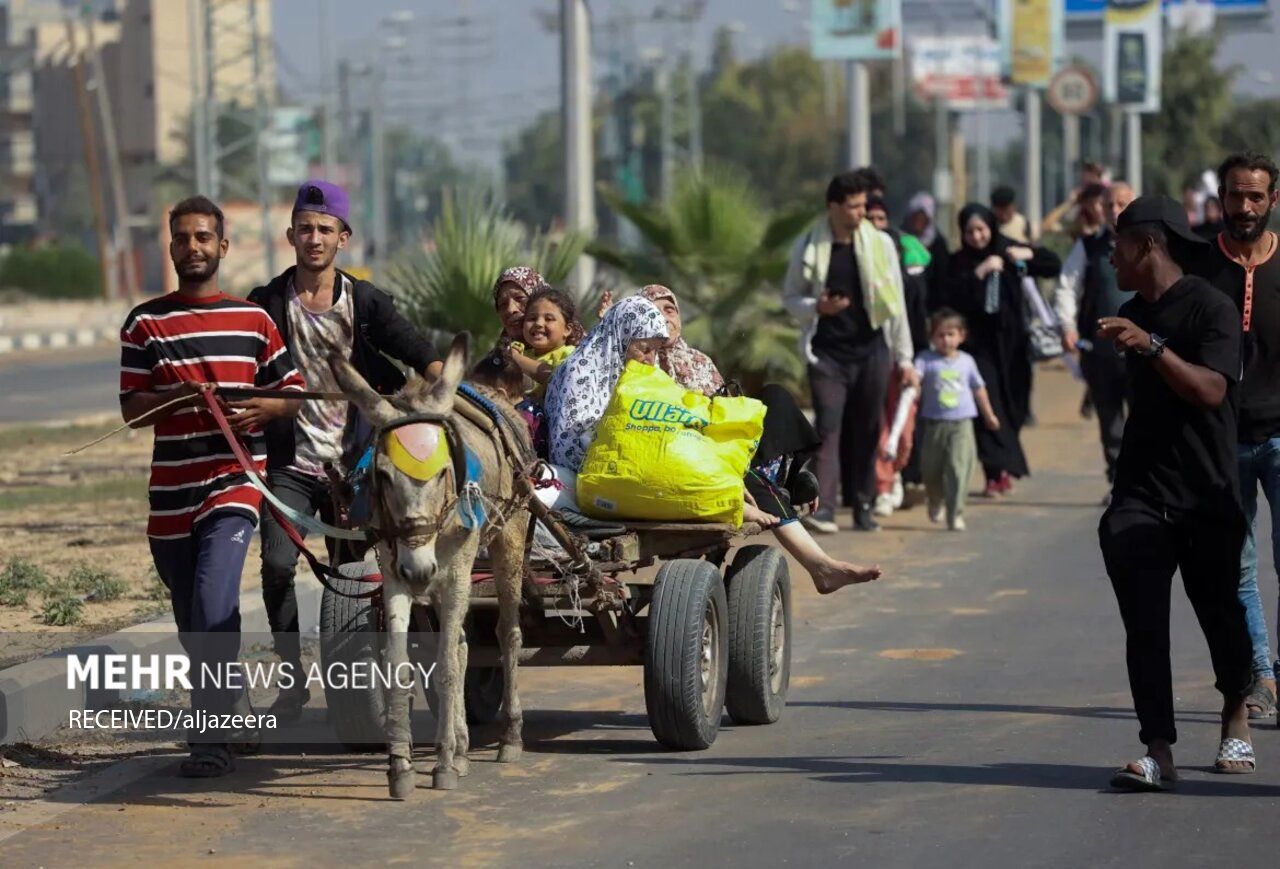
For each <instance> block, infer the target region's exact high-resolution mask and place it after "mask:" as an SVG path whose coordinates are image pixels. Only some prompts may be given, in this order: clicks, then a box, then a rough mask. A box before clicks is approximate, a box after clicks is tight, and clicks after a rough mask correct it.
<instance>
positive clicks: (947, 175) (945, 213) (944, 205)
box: [933, 96, 956, 226]
mask: <svg viewBox="0 0 1280 869" xmlns="http://www.w3.org/2000/svg"><path fill="white" fill-rule="evenodd" d="M950 166H951V112H950V110H949V109H948V108H947V102H946V100H944V99H943V98H942V97H941V96H935V97H934V98H933V192H934V195H935V197H936V198H937V211H936V213H935V214H934V216H933V219H934V223H935V224H936V225H937V226H948V225H949V224H950V223H951V203H952V202H953V201H954V200H955V194H954V192H953V191H954V190H955V187H956V185H955V177H954V175H953V174H952V172H951V168H950Z"/></svg>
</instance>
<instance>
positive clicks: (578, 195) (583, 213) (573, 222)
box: [560, 0, 671, 296]
mask: <svg viewBox="0 0 1280 869" xmlns="http://www.w3.org/2000/svg"><path fill="white" fill-rule="evenodd" d="M560 88H561V104H560V105H561V108H560V117H561V126H562V138H563V141H564V174H565V209H564V214H565V224H566V228H567V229H569V230H571V231H574V232H581V233H584V234H586V235H593V234H594V233H595V223H596V207H595V186H594V177H595V166H594V159H593V154H592V147H591V146H592V142H591V22H590V19H589V18H588V12H587V4H586V0H560ZM667 90H670V81H668V82H667ZM670 102H671V97H670V95H669V94H666V95H664V97H663V137H664V138H663V145H664V148H665V146H666V144H667V138H666V137H668V136H670V135H671V129H670V125H669V124H668V123H667V122H668V121H669V119H670V117H669V116H670V107H669V106H670ZM666 153H667V152H666V151H665V150H664V160H663V162H664V165H665V164H666ZM664 174H665V173H664ZM594 279H595V264H594V263H593V262H592V261H591V260H590V259H589V258H588V257H585V256H584V257H579V258H578V262H577V264H576V265H575V266H574V269H573V275H572V277H571V278H570V281H571V283H572V285H573V287H574V289H575V290H577V292H578V294H579V295H580V296H582V295H583V294H585V293H586V292H587V291H588V290H589V289H590V287H591V283H592V281H593V280H594Z"/></svg>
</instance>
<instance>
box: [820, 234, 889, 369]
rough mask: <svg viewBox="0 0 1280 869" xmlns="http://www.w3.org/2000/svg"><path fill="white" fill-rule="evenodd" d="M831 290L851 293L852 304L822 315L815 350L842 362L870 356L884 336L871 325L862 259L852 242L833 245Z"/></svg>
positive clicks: (828, 274)
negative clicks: (864, 295) (860, 273)
mask: <svg viewBox="0 0 1280 869" xmlns="http://www.w3.org/2000/svg"><path fill="white" fill-rule="evenodd" d="M827 292H828V293H830V294H831V295H833V296H837V295H838V296H847V297H848V299H849V301H850V302H852V304H850V305H849V307H847V308H845V309H844V310H843V311H841V312H840V313H839V314H832V315H831V316H829V317H819V318H818V330H817V332H815V333H814V336H813V345H812V346H813V351H814V353H817V354H819V355H822V356H827V357H830V358H832V359H835V360H836V361H838V362H854V361H857V360H859V359H864V358H866V356H867V354H868V353H869V352H870V351H871V350H872V349H873V347H874V346H875V343H874V342H876V341H879V340H881V339H880V330H879V329H872V328H871V319H870V318H869V317H868V316H867V305H866V300H864V299H863V298H862V280H861V278H859V277H858V260H857V258H856V257H855V256H854V254H853V245H852V244H839V243H835V244H832V245H831V262H830V264H829V265H828V266H827Z"/></svg>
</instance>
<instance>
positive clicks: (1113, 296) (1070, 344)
mask: <svg viewBox="0 0 1280 869" xmlns="http://www.w3.org/2000/svg"><path fill="white" fill-rule="evenodd" d="M1132 201H1133V188H1132V187H1130V186H1129V185H1128V184H1126V183H1125V182H1123V181H1117V182H1115V183H1114V184H1112V185H1111V186H1110V187H1103V186H1102V185H1101V184H1091V185H1089V186H1088V187H1086V188H1084V189H1083V190H1081V191H1080V195H1079V196H1077V197H1076V202H1077V206H1078V208H1079V213H1080V223H1081V226H1082V227H1083V231H1082V234H1081V236H1080V238H1078V239H1076V242H1075V244H1074V245H1072V247H1071V253H1069V254H1068V255H1067V261H1066V263H1065V264H1064V265H1063V267H1062V274H1061V275H1060V276H1059V277H1058V286H1057V288H1056V289H1055V290H1054V293H1053V306H1054V311H1055V312H1056V313H1057V315H1058V322H1060V323H1062V328H1063V332H1062V349H1063V350H1065V351H1066V352H1067V353H1078V354H1079V356H1080V369H1081V372H1082V373H1083V374H1084V380H1085V384H1086V385H1087V386H1088V390H1089V397H1090V399H1091V403H1092V405H1093V407H1094V409H1095V410H1096V412H1097V416H1098V431H1099V434H1100V435H1101V438H1102V455H1103V459H1104V460H1105V461H1106V463H1107V484H1108V487H1109V486H1110V484H1111V483H1113V482H1115V476H1116V459H1117V457H1119V455H1120V442H1121V440H1122V439H1123V438H1124V408H1125V403H1126V400H1127V395H1126V393H1127V391H1128V383H1129V378H1128V375H1127V374H1126V373H1125V362H1124V356H1122V355H1121V354H1120V353H1118V352H1117V351H1116V349H1115V347H1114V346H1113V345H1112V344H1111V342H1109V341H1098V342H1094V341H1092V340H1091V339H1092V338H1093V331H1094V328H1095V324H1096V323H1097V322H1098V320H1099V319H1101V318H1103V317H1114V316H1116V314H1117V313H1118V312H1119V311H1120V306H1121V305H1122V304H1124V302H1125V296H1124V294H1123V293H1122V292H1121V291H1120V285H1119V283H1118V282H1117V280H1116V270H1115V267H1114V266H1112V265H1111V251H1112V250H1113V249H1114V248H1115V244H1116V238H1115V229H1114V227H1115V222H1116V218H1118V217H1119V216H1120V212H1122V211H1124V210H1125V209H1126V208H1128V207H1129V203H1130V202H1132ZM1081 335H1085V336H1087V340H1085V341H1081V340H1080V336H1081ZM1109 499H1110V495H1109V494H1108V495H1107V498H1106V500H1109Z"/></svg>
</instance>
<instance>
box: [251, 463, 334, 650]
mask: <svg viewBox="0 0 1280 869" xmlns="http://www.w3.org/2000/svg"><path fill="white" fill-rule="evenodd" d="M267 484H268V485H269V486H270V487H271V491H273V492H275V493H276V496H277V497H279V498H280V500H281V501H284V502H285V503H286V504H288V505H289V506H290V507H292V508H293V509H295V510H297V511H298V512H300V513H306V514H308V515H315V514H316V513H319V514H320V519H321V521H323V522H333V521H334V517H333V501H332V499H331V498H330V495H329V481H328V480H322V479H321V478H319V477H313V476H311V475H310V474H304V473H302V472H301V471H295V470H292V469H289V468H283V469H277V470H274V471H271V472H270V474H268V477H267ZM298 533H300V534H302V535H303V536H304V537H305V536H306V534H307V532H306V530H305V529H302V528H299V529H298ZM326 543H327V544H328V549H329V561H330V563H332V562H333V559H334V551H335V546H334V543H335V541H333V540H328V539H327V540H326ZM297 566H298V550H297V549H296V548H295V547H294V545H293V541H291V540H290V539H289V538H288V536H287V535H286V534H285V533H284V529H283V528H281V527H280V525H279V524H278V523H277V522H276V520H275V517H273V516H272V515H271V512H270V511H269V510H268V509H267V507H266V504H263V507H262V602H263V604H265V605H266V608H267V621H268V622H269V623H270V625H271V634H272V638H273V641H274V644H275V648H276V654H277V655H279V656H280V660H281V661H284V662H285V663H289V664H292V665H294V667H296V668H299V669H300V668H301V658H302V647H301V644H300V641H299V638H298V596H297V594H296V592H295V591H294V584H293V580H294V575H295V573H296V572H297ZM294 672H299V670H298V669H295V670H294Z"/></svg>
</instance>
